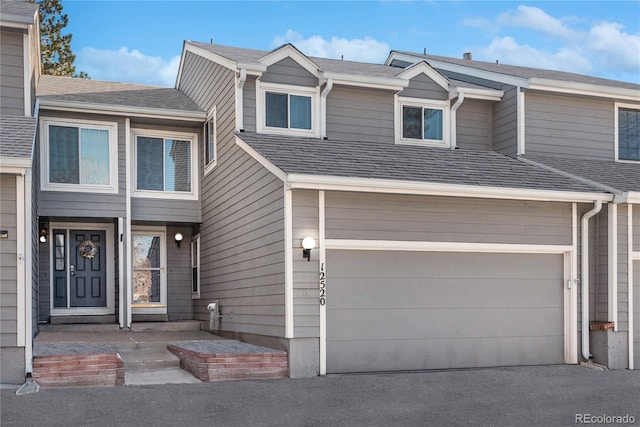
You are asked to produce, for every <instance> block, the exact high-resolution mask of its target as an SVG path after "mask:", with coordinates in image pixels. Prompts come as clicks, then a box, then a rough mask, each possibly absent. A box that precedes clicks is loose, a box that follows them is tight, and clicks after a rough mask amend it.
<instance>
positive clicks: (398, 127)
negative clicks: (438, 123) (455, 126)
mask: <svg viewBox="0 0 640 427" xmlns="http://www.w3.org/2000/svg"><path fill="white" fill-rule="evenodd" d="M395 98H396V100H395V103H394V105H395V108H394V110H395V111H394V124H395V140H396V144H407V145H425V146H430V147H446V148H450V147H451V137H450V133H451V108H450V105H449V101H437V100H424V99H417V98H407V97H401V96H398V95H395ZM405 106H406V107H421V108H431V109H439V110H442V121H443V123H442V126H443V129H442V138H443V140H442V141H437V140H433V139H411V138H403V137H402V107H405Z"/></svg>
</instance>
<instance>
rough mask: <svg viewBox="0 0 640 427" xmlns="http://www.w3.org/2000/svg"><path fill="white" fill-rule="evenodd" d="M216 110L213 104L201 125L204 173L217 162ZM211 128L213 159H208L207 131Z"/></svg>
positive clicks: (211, 168) (210, 169)
mask: <svg viewBox="0 0 640 427" xmlns="http://www.w3.org/2000/svg"><path fill="white" fill-rule="evenodd" d="M217 119H218V117H217V110H216V106H215V105H214V106H213V108H212V109H211V111H210V112H209V114H208V115H207V121H206V122H205V123H204V125H203V127H202V140H203V143H202V146H203V148H204V153H203V157H204V174H205V175H207V174H209V173H210V172H211V171H212V170H213V169H214V168H215V167H216V165H217V164H218V127H217ZM209 129H212V130H213V159H211V160H209V132H208V130H209Z"/></svg>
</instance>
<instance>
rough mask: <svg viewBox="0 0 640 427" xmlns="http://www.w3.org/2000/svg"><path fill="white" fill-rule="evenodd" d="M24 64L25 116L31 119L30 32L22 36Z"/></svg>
mask: <svg viewBox="0 0 640 427" xmlns="http://www.w3.org/2000/svg"><path fill="white" fill-rule="evenodd" d="M22 60H23V61H22V62H23V65H22V66H23V67H24V68H23V70H22V73H23V75H24V115H25V116H26V117H31V65H30V62H31V54H30V51H29V32H28V31H27V33H26V34H23V35H22Z"/></svg>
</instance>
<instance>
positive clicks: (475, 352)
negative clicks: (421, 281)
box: [327, 336, 563, 373]
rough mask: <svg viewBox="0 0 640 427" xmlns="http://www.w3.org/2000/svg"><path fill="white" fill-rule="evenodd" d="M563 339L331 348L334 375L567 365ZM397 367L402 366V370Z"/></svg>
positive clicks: (364, 344) (330, 366) (416, 342)
mask: <svg viewBox="0 0 640 427" xmlns="http://www.w3.org/2000/svg"><path fill="white" fill-rule="evenodd" d="M562 345H563V338H562V337H561V336H556V337H553V336H550V337H534V338H526V339H525V338H518V337H515V338H513V337H508V338H475V339H467V340H464V341H460V340H452V339H425V340H415V339H411V340H391V341H384V342H380V341H366V340H365V341H356V342H353V343H344V342H337V343H335V345H333V346H331V347H328V348H327V371H328V372H333V373H345V372H372V371H393V370H421V369H448V368H460V367H467V368H479V367H490V366H518V365H536V364H538V363H539V360H540V358H544V359H545V360H548V361H553V362H549V363H557V364H561V363H563V355H562V352H559V351H557V350H555V349H557V348H562ZM394 366H398V367H401V368H399V369H396V368H393V367H394Z"/></svg>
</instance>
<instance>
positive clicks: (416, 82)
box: [399, 74, 449, 101]
mask: <svg viewBox="0 0 640 427" xmlns="http://www.w3.org/2000/svg"><path fill="white" fill-rule="evenodd" d="M399 96H402V97H407V98H418V99H420V100H437V101H446V100H448V99H449V91H448V90H446V89H443V88H442V86H440V85H439V84H437V83H436V82H434V81H433V80H432V79H430V78H429V77H428V76H427V75H426V74H418V75H417V76H415V77H414V78H412V79H411V80H409V86H407V87H406V88H404V89H403V90H402V92H400V93H399Z"/></svg>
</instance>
